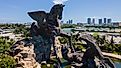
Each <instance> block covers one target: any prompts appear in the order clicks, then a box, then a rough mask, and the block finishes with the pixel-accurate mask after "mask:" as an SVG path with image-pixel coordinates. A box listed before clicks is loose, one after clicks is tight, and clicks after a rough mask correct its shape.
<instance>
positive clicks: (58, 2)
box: [53, 0, 68, 4]
mask: <svg viewBox="0 0 121 68" xmlns="http://www.w3.org/2000/svg"><path fill="white" fill-rule="evenodd" d="M66 1H68V0H53V3H54V4H63V3H64V2H66Z"/></svg>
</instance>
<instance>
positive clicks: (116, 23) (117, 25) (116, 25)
mask: <svg viewBox="0 0 121 68" xmlns="http://www.w3.org/2000/svg"><path fill="white" fill-rule="evenodd" d="M113 26H115V27H119V26H121V22H114V23H113Z"/></svg>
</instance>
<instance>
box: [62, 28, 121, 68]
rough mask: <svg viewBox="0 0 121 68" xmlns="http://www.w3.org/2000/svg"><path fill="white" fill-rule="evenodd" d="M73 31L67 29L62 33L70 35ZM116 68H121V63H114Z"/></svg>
mask: <svg viewBox="0 0 121 68" xmlns="http://www.w3.org/2000/svg"><path fill="white" fill-rule="evenodd" d="M71 29H73V28H65V29H62V31H64V32H66V33H70V32H71ZM114 64H115V66H116V68H121V62H116V61H115V62H114Z"/></svg>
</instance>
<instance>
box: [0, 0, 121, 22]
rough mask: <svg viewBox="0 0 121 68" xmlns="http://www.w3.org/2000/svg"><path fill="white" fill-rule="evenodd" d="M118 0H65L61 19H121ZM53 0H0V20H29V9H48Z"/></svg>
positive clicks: (80, 20)
mask: <svg viewBox="0 0 121 68" xmlns="http://www.w3.org/2000/svg"><path fill="white" fill-rule="evenodd" d="M120 3H121V1H120V0H116V1H114V0H98V1H97V0H84V1H83V0H77V1H74V0H68V1H67V2H65V3H64V4H65V7H64V12H63V20H64V21H67V20H69V19H72V20H73V22H75V23H78V22H86V19H87V18H88V17H94V18H108V17H109V18H111V19H113V21H121V14H120V12H121V8H120V6H121V5H120ZM53 5H54V3H53V0H36V1H35V0H25V1H19V0H12V1H11V0H1V1H0V8H1V10H0V22H31V21H33V20H32V19H31V18H30V17H29V16H28V15H27V12H29V11H41V10H45V11H46V12H49V11H50V8H51V7H52V6H53Z"/></svg>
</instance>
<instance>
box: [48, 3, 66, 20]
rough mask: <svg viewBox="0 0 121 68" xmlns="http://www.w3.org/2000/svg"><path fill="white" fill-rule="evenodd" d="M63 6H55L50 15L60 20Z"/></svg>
mask: <svg viewBox="0 0 121 68" xmlns="http://www.w3.org/2000/svg"><path fill="white" fill-rule="evenodd" d="M64 6H65V5H62V4H56V5H54V6H53V7H52V9H51V11H50V14H52V15H55V16H56V17H57V18H58V19H60V20H61V19H62V12H63V7H64Z"/></svg>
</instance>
